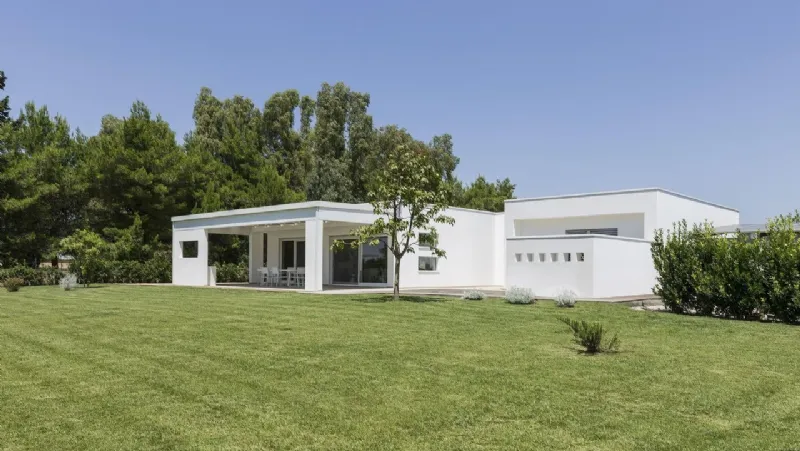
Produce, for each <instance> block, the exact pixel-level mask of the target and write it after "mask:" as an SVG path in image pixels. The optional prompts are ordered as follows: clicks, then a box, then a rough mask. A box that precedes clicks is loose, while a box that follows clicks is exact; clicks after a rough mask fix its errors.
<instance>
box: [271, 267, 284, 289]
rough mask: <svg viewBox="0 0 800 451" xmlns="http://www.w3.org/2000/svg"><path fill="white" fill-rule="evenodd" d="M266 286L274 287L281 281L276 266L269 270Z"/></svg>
mask: <svg viewBox="0 0 800 451" xmlns="http://www.w3.org/2000/svg"><path fill="white" fill-rule="evenodd" d="M268 280H269V282H268V284H269V285H270V286H273V287H276V286H278V283H279V282H280V280H281V271H280V270H279V269H278V267H277V266H273V267H271V268H269V277H268Z"/></svg>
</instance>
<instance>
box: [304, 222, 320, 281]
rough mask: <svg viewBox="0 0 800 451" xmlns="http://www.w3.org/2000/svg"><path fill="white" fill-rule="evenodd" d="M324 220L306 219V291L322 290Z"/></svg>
mask: <svg viewBox="0 0 800 451" xmlns="http://www.w3.org/2000/svg"><path fill="white" fill-rule="evenodd" d="M322 228H323V221H322V220H321V219H309V220H307V221H306V291H322V279H323V277H322V246H324V240H323V238H324V237H323V234H322Z"/></svg>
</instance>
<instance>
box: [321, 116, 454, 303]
mask: <svg viewBox="0 0 800 451" xmlns="http://www.w3.org/2000/svg"><path fill="white" fill-rule="evenodd" d="M378 139H379V152H380V154H381V155H380V156H378V157H376V160H377V161H380V165H376V166H373V167H372V170H374V171H375V176H374V178H373V179H372V180H371V182H370V185H369V192H368V197H369V202H370V203H371V204H372V207H373V211H374V212H375V214H376V215H377V216H378V217H377V219H376V220H375V222H373V223H372V224H369V225H365V226H362V227H359V228H357V229H355V230H353V234H354V235H355V236H356V237H357V238H356V240H354V241H353V243H352V245H353V246H358V245H360V244H364V243H370V244H377V241H378V240H377V237H378V236H380V235H384V234H385V235H387V236H388V237H389V243H388V246H389V252H391V253H392V255H393V256H394V298H395V300H396V299H398V298H399V297H400V262H401V260H402V258H403V257H404V256H405V255H406V254H409V253H414V249H415V246H416V245H417V244H419V234H421V233H425V234H427V235H428V236H429V237H430V239H429V241H427V242H426V244H428V245H429V247H430V248H431V251H432V253H433V254H434V255H436V256H439V257H445V256H446V253H445V250H444V249H442V248H440V247H439V246H438V239H437V238H438V233H437V231H436V227H435V226H436V225H437V224H450V225H452V224H454V223H455V220H454V219H453V218H452V217H450V216H447V215H445V214H444V211H445V210H446V209H447V207H448V205H447V200H448V193H447V185H446V183H445V178H446V174H445V173H444V172H443V171H441V170H440V169H439V168H438V167H437V165H436V163H435V161H434V158H433V156H432V155H433V154H432V152H431V149H430V148H428V146H426V145H425V144H424V143H422V142H420V141H416V140H414V139H413V138H412V137H411V135H409V134H408V132H406V131H405V130H404V129H400V128H398V127H393V126H392V127H386V128H384V129H382V130H381V133H380V134H379V138H378ZM343 246H344V243H343V242H342V241H336V242H335V243H334V247H336V248H341V247H343Z"/></svg>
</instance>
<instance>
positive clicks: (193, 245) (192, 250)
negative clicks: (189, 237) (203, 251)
mask: <svg viewBox="0 0 800 451" xmlns="http://www.w3.org/2000/svg"><path fill="white" fill-rule="evenodd" d="M181 258H197V241H181Z"/></svg>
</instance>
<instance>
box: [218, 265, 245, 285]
mask: <svg viewBox="0 0 800 451" xmlns="http://www.w3.org/2000/svg"><path fill="white" fill-rule="evenodd" d="M214 266H216V267H217V282H221V283H226V282H247V281H248V280H250V270H249V268H248V267H247V264H236V263H217V264H216V265H214Z"/></svg>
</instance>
